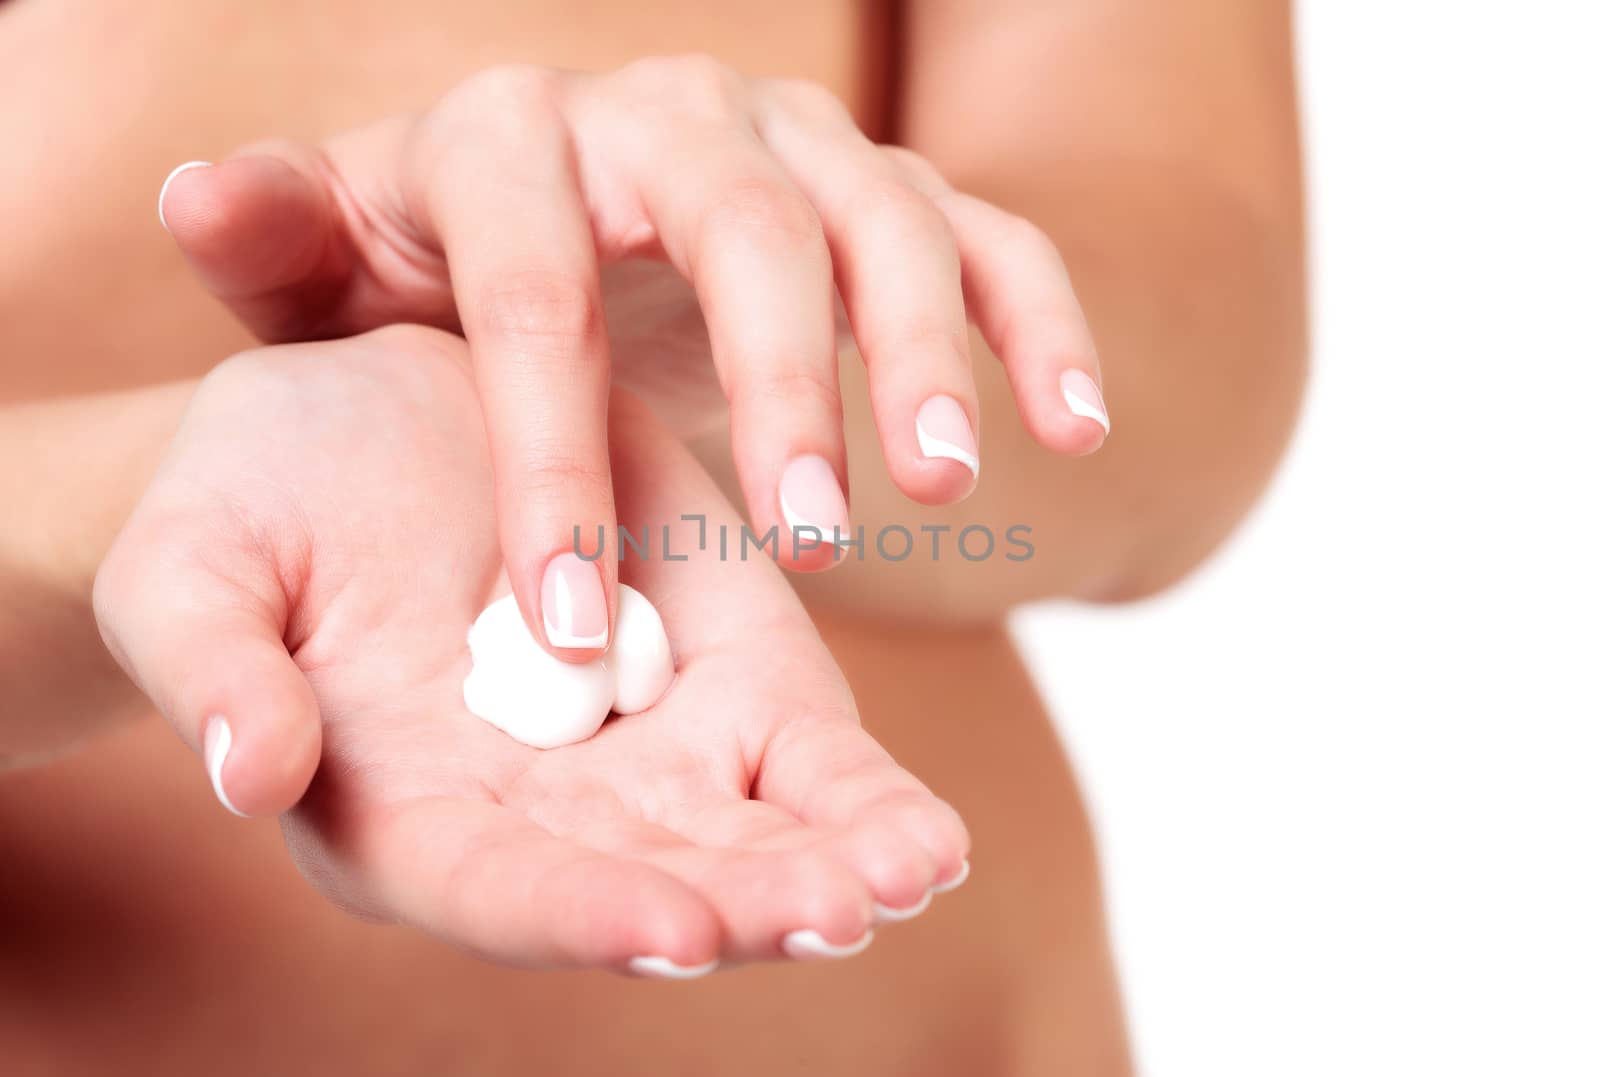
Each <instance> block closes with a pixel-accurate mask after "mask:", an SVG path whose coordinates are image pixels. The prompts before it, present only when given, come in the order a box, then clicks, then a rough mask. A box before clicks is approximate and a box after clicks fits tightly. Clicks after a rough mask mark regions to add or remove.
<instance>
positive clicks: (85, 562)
mask: <svg viewBox="0 0 1600 1077" xmlns="http://www.w3.org/2000/svg"><path fill="white" fill-rule="evenodd" d="M193 388H194V386H193V383H190V382H183V383H174V384H170V385H163V386H159V387H156V388H151V389H140V390H134V391H129V392H121V393H108V394H104V395H99V396H91V397H75V398H67V399H62V400H51V401H43V402H38V403H28V404H21V405H13V406H9V407H6V408H3V409H0V504H3V505H4V506H5V518H6V523H5V526H4V528H3V529H0V768H4V767H7V766H15V765H19V764H21V763H25V762H28V761H30V760H33V759H38V758H42V757H46V756H48V755H50V754H53V753H55V752H58V751H60V750H62V749H64V748H66V747H68V746H70V745H72V744H74V743H76V742H78V741H80V740H82V739H83V738H84V737H86V736H88V735H89V734H90V733H92V732H93V731H95V730H96V729H99V728H102V727H104V726H106V725H108V724H110V723H112V722H114V721H117V720H119V719H121V718H124V717H126V716H128V715H130V714H132V713H134V712H135V711H136V709H137V708H138V707H139V706H140V705H141V702H140V701H141V697H140V696H139V694H138V692H137V690H136V689H135V688H134V687H133V686H132V684H130V683H129V682H128V680H127V678H126V677H124V676H123V675H122V673H121V671H120V670H119V669H118V668H117V666H116V663H115V662H114V661H112V659H111V656H110V655H109V654H108V653H107V652H106V649H105V647H104V646H103V645H102V643H101V641H100V635H99V632H98V631H97V629H96V628H95V622H94V613H93V609H92V601H91V596H92V593H93V586H94V573H95V569H96V567H97V566H98V565H99V563H100V560H101V558H102V557H103V556H104V553H105V551H106V550H107V549H108V548H109V547H110V544H111V540H112V539H113V538H114V537H115V535H116V533H117V530H118V529H119V528H120V527H121V524H122V521H123V520H124V519H126V518H127V515H128V513H129V512H130V511H131V510H132V508H133V505H134V503H135V502H136V501H137V499H138V497H139V494H140V492H141V491H142V490H143V489H144V487H145V485H146V483H147V482H148V481H149V478H150V476H151V475H152V474H153V473H154V471H155V468H156V465H157V463H158V462H159V460H160V458H161V454H162V452H163V451H164V449H165V447H166V444H167V442H168V440H169V439H170V438H171V436H172V433H173V431H174V430H175V429H176V428H177V424H178V419H179V416H180V415H181V413H182V411H183V408H184V406H185V404H186V403H187V401H188V399H189V397H190V395H191V393H192V392H193Z"/></svg>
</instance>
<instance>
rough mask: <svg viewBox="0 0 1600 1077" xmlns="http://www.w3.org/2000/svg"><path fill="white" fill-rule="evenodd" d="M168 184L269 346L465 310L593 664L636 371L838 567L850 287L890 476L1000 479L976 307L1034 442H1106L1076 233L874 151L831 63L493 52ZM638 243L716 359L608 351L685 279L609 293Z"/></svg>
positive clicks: (795, 545)
mask: <svg viewBox="0 0 1600 1077" xmlns="http://www.w3.org/2000/svg"><path fill="white" fill-rule="evenodd" d="M162 194H163V197H162V200H161V210H162V217H163V221H164V223H165V224H166V225H167V226H168V228H169V229H170V231H171V232H172V233H173V235H174V236H175V238H176V239H177V242H178V244H179V246H180V247H181V248H182V250H183V251H184V253H185V254H186V255H187V256H188V257H189V259H190V260H191V262H192V264H193V265H194V266H195V268H196V269H197V271H198V272H199V274H200V276H201V277H202V279H203V280H204V282H205V283H206V285H207V286H208V287H210V289H211V290H212V291H213V292H215V293H216V294H217V295H218V296H219V297H221V298H222V299H223V300H225V301H226V302H228V303H229V304H230V305H231V307H232V308H233V309H234V310H235V311H236V312H237V313H238V314H239V315H240V316H241V317H242V318H243V319H244V320H245V321H246V322H247V323H248V324H249V325H250V326H251V327H252V328H253V329H254V330H255V331H256V332H257V333H258V334H260V335H261V336H262V337H263V338H264V339H266V340H268V341H287V340H305V339H318V338H325V337H333V336H342V335H347V334H350V333H354V332H360V331H364V330H367V329H370V328H374V327H377V326H381V325H385V324H389V323H391V322H395V321H414V322H424V323H428V324H432V325H438V326H442V327H447V328H452V329H453V328H457V327H459V328H461V329H462V330H464V332H465V335H466V337H467V339H468V341H469V343H470V345H471V350H472V356H473V366H474V370H475V377H476V382H477V386H478V392H479V395H480V397H481V399H482V405H483V409H484V414H485V419H486V422H487V425H488V435H489V444H490V447H491V452H492V456H493V461H494V472H495V492H496V499H497V504H498V507H499V520H500V537H501V541H502V547H503V550H504V552H505V556H506V560H507V563H508V565H509V566H510V572H511V584H512V588H513V590H514V591H515V593H516V594H517V596H518V600H519V604H520V605H521V607H522V610H523V613H524V616H525V617H526V619H527V621H528V623H529V625H530V627H531V628H532V630H533V631H534V633H535V634H536V635H537V636H539V637H540V638H541V640H543V641H544V642H546V643H547V645H549V646H550V648H551V649H552V651H553V653H556V654H558V655H562V656H565V657H569V658H588V657H591V656H592V655H593V654H594V653H595V651H596V649H597V647H596V646H595V645H594V643H593V640H594V638H595V636H596V633H595V632H593V631H587V630H576V629H575V628H574V626H570V625H568V626H562V625H555V624H552V623H550V622H549V621H548V620H547V619H546V617H545V616H544V615H543V613H542V609H543V606H544V603H543V601H542V598H541V589H542V588H541V581H542V580H543V579H544V573H545V569H546V566H547V565H548V564H549V562H550V561H551V559H552V558H554V557H556V556H558V555H559V554H561V553H563V552H566V551H569V550H571V548H572V546H573V535H574V531H573V529H574V526H575V525H577V526H580V527H582V528H583V529H584V530H585V533H592V529H593V528H595V527H604V528H606V530H607V531H608V532H609V531H610V529H611V526H612V524H613V523H614V508H613V501H612V490H611V475H610V472H609V468H608V464H607V459H606V433H605V416H606V401H607V386H608V379H609V377H610V374H611V365H612V362H618V363H621V364H623V369H622V370H621V373H622V374H623V378H622V379H621V380H623V381H624V382H625V383H626V384H629V385H641V386H644V387H646V388H650V389H655V390H659V391H651V392H649V393H648V397H649V400H650V403H651V404H652V406H655V407H657V409H658V410H659V411H661V412H662V413H663V414H664V416H665V417H666V418H667V419H668V421H669V423H672V424H673V425H674V426H675V427H676V428H678V429H680V430H682V429H683V428H685V427H688V426H693V425H696V423H697V422H698V419H699V418H700V415H699V414H698V413H699V412H701V411H703V409H704V401H705V400H706V399H707V398H708V397H711V398H715V397H717V396H718V395H725V396H726V399H727V402H728V408H729V415H730V420H731V426H732V437H733V446H732V448H733V461H734V464H735V467H736V469H737V472H738V476H739V479H740V482H741V485H742V487H743V490H744V494H745V499H746V504H747V508H748V512H749V516H750V519H751V521H752V523H753V524H754V525H755V527H756V529H757V531H758V532H764V531H766V530H767V529H768V528H773V527H776V528H777V529H778V531H779V533H780V534H781V535H782V537H783V548H784V555H785V561H786V563H787V564H789V565H790V567H798V568H821V567H826V566H827V565H829V564H832V563H833V561H834V556H833V547H832V545H831V544H828V543H818V542H816V541H814V540H815V538H816V537H817V536H814V535H810V534H807V535H805V537H804V538H803V539H801V540H800V541H798V542H797V541H794V540H795V538H796V536H795V535H794V533H793V528H794V527H795V526H796V525H801V524H810V525H814V526H815V527H816V528H817V529H818V532H819V533H820V536H821V537H822V538H824V539H827V538H832V537H833V532H834V528H835V527H838V528H840V529H841V531H842V532H844V533H845V534H848V530H849V523H848V507H847V498H846V493H845V490H846V468H845V446H844V435H843V429H842V425H841V424H842V418H841V402H840V397H839V379H838V370H837V347H836V333H835V300H836V295H837V296H838V297H842V299H843V309H844V311H845V313H846V314H847V315H848V321H849V325H850V327H851V328H852V330H853V332H854V335H855V338H856V341H857V344H858V345H859V348H860V351H861V354H862V356H863V357H864V359H865V361H866V363H867V366H868V370H869V377H870V384H871V404H872V409H873V413H874V417H875V419H876V424H877V428H878V431H879V435H880V440H881V443H882V447H883V451H884V454H885V457H886V460H887V463H888V467H889V471H890V474H891V475H892V477H893V479H894V481H895V483H896V485H898V487H899V488H900V489H901V490H902V491H904V492H905V493H906V494H907V495H909V496H910V497H912V498H914V499H915V500H917V501H921V502H924V503H928V504H940V503H945V502H949V501H953V500H956V499H959V498H961V497H963V496H965V494H966V493H967V492H969V491H970V490H971V488H972V486H973V484H974V483H975V482H976V481H977V471H978V453H977V449H978V439H977V426H978V414H977V408H978V400H977V393H976V390H975V388H974V384H973V377H972V372H971V369H970V356H969V348H968V335H967V321H968V311H969V308H970V311H971V314H972V316H973V319H974V320H975V321H976V323H977V325H978V327H979V328H980V329H981V330H982V331H983V333H984V334H985V335H986V337H987V338H988V340H989V342H990V344H991V345H992V347H993V348H994V350H995V352H996V353H997V354H998V355H999V356H1000V357H1001V359H1002V360H1003V361H1004V363H1005V365H1006V368H1007V371H1008V374H1009V377H1010V381H1011V384H1012V387H1013V391H1014V395H1015V398H1016V401H1017V404H1018V407H1019V409H1020V411H1021V415H1022V418H1023V421H1024V422H1025V424H1026V425H1027V427H1028V429H1029V430H1030V431H1031V433H1032V434H1033V435H1034V437H1035V438H1037V439H1038V440H1039V441H1040V442H1041V443H1043V444H1044V445H1046V446H1047V447H1050V448H1053V449H1057V450H1060V451H1063V452H1069V453H1081V452H1088V451H1091V450H1093V449H1094V448H1096V447H1097V446H1098V445H1099V444H1100V442H1101V440H1102V438H1103V437H1104V434H1105V429H1106V420H1105V415H1104V405H1103V403H1102V402H1101V399H1100V395H1099V390H1098V384H1099V371H1098V366H1097V360H1096V357H1095V353H1094V348H1093V344H1092V342H1091V340H1090V337H1089V334H1088V330H1087V328H1086V326H1085V323H1084V320H1083V317H1082V314H1081V312H1080V310H1079V307H1078V304H1077V301H1076V299H1075V297H1074V295H1073V291H1072V288H1071V285H1070V283H1069V281H1068V279H1067V275H1066V272H1065V270H1064V268H1063V267H1062V263H1061V261H1060V258H1059V257H1058V255H1057V253H1056V250H1055V249H1054V247H1053V245H1052V244H1051V243H1050V241H1049V240H1048V238H1047V237H1046V236H1045V235H1044V234H1043V233H1042V232H1040V231H1039V230H1038V229H1037V228H1035V227H1033V226H1032V225H1030V224H1028V223H1027V222H1025V221H1022V220H1020V219H1018V218H1015V217H1013V216H1011V215H1009V214H1007V213H1004V212H1002V211H1000V210H998V209H996V208H994V207H993V206H991V205H989V204H987V203H984V202H981V201H979V200H977V199H974V198H971V197H968V196H965V195H962V194H960V193H958V192H955V191H953V190H951V189H950V188H949V187H948V186H947V185H946V184H945V183H944V181H943V180H942V179H941V178H940V176H939V175H938V174H937V173H936V172H935V170H934V169H933V168H932V167H931V166H929V165H928V164H927V163H926V162H925V161H923V160H921V159H920V158H918V157H916V156H915V155H913V154H910V153H908V152H906V151H903V150H898V149H894V148H887V147H881V146H877V145H874V144H872V143H871V142H870V141H868V139H867V138H866V137H864V136H863V135H862V133H861V132H860V131H859V130H858V129H857V127H856V125H855V123H854V122H853V120H852V119H851V117H850V115H849V113H848V111H847V110H846V109H845V108H844V106H843V105H841V104H840V103H839V102H838V101H837V100H836V99H835V98H834V97H833V96H832V95H831V94H829V93H828V92H826V91H825V90H823V89H821V88H819V87H817V86H814V85H811V84H807V83H799V82H794V81H786V80H769V79H746V78H743V77H741V76H739V75H737V74H735V73H734V72H732V71H730V70H728V69H727V68H726V67H724V66H722V65H721V64H719V63H717V62H716V61H714V60H711V59H708V58H704V57H682V58H670V59H652V60H646V61H641V62H638V63H635V64H632V65H630V66H628V67H625V68H623V69H621V70H619V71H617V72H615V73H610V74H604V75H593V74H583V73H574V72H566V71H557V70H552V69H545V68H538V67H516V68H502V69H495V70H491V71H488V72H485V73H483V74H481V75H478V76H475V77H474V78H472V79H470V80H468V81H467V82H465V83H463V84H462V85H460V86H459V87H458V88H456V89H455V90H453V91H451V92H450V93H449V94H448V95H446V97H445V98H444V99H443V100H442V101H440V102H439V103H438V104H437V105H436V106H435V107H434V108H432V109H430V110H428V111H427V112H425V113H423V114H420V115H417V116H408V117H401V118H396V119H393V120H389V121H386V122H383V123H380V124H377V125H375V126H373V127H370V128H367V129H364V130H360V131H357V132H355V133H352V134H348V135H344V136H341V137H338V138H335V139H332V140H330V141H328V142H327V143H326V144H324V145H322V146H319V147H309V146H303V145H297V144H292V143H282V142H275V143H269V144H261V145H258V146H255V147H252V148H250V149H247V150H245V151H244V152H242V153H241V154H239V155H236V156H234V157H232V158H231V159H229V160H227V161H225V162H224V163H222V164H220V165H218V166H216V167H213V168H205V169H191V170H186V171H179V172H177V173H175V174H174V175H173V176H172V177H171V178H170V179H169V181H168V184H167V185H166V187H165V188H164V189H163V192H162ZM624 259H649V260H655V261H656V262H657V263H664V264H665V265H670V267H671V269H672V270H673V271H674V272H673V273H672V275H673V276H674V277H676V276H678V275H681V278H682V279H683V280H686V281H687V282H688V283H689V285H690V286H692V288H693V295H694V298H695V299H696V300H697V303H698V308H699V309H698V312H697V313H698V314H699V315H703V319H704V321H703V326H701V325H700V324H699V319H698V317H693V316H691V317H689V318H688V319H687V320H688V321H690V322H693V323H694V324H692V325H690V326H689V334H688V335H689V336H695V335H696V334H697V333H702V332H703V338H702V339H704V340H705V341H706V342H708V344H709V351H710V358H711V360H712V362H710V363H705V362H703V361H701V362H698V363H695V362H682V361H675V358H674V357H675V356H676V358H677V359H678V360H681V358H682V356H681V351H682V349H678V350H677V351H676V352H675V350H674V349H673V348H671V347H667V348H660V347H656V345H658V344H659V343H660V339H659V338H658V337H653V336H651V335H650V334H648V333H645V334H641V333H638V332H629V331H628V328H627V327H624V332H623V333H621V334H618V335H619V336H621V337H623V338H625V340H626V341H627V343H628V344H629V346H630V347H629V353H627V354H617V353H615V352H614V351H613V350H612V349H610V347H609V342H608V333H607V325H606V316H607V315H608V314H610V313H612V312H613V311H619V310H620V311H628V312H629V313H628V317H630V318H636V317H639V316H640V315H637V314H636V313H635V312H636V309H637V307H638V306H639V303H634V304H631V305H630V303H629V302H628V300H629V299H630V298H633V299H639V298H640V295H641V293H643V292H646V291H647V290H648V287H649V286H653V285H655V284H659V283H660V279H661V277H662V274H660V273H656V274H650V273H646V274H644V275H643V276H642V277H641V276H640V275H638V274H633V275H628V274H621V275H618V276H617V277H616V278H615V280H613V281H612V282H611V283H612V287H611V288H610V289H606V288H604V287H603V285H602V282H601V281H602V274H601V271H602V268H604V267H607V266H612V265H614V264H615V263H618V262H620V261H622V260H624ZM640 281H643V282H644V283H643V284H640V283H639V282H640ZM619 291H620V293H621V294H619ZM602 297H603V298H602ZM641 301H642V302H645V303H648V295H645V296H644V298H643V299H642V300H641ZM657 313H658V314H659V311H658V312H657ZM680 314H682V311H681V310H675V313H674V314H673V315H672V316H671V317H667V318H664V319H662V321H663V322H666V323H672V324H681V323H683V322H684V321H685V319H684V318H683V317H679V316H678V315H680ZM689 350H690V351H693V348H691V349H689ZM608 353H609V354H608ZM808 539H809V540H811V541H806V540H808ZM800 547H809V548H806V549H802V548H800ZM595 566H596V568H597V570H598V574H599V581H598V583H597V584H596V585H595V586H593V587H589V588H586V589H585V592H586V593H588V594H592V595H593V596H594V600H593V602H591V603H589V605H590V606H591V607H598V608H596V609H594V610H593V611H592V613H591V615H590V616H589V617H587V618H586V620H585V625H584V626H579V627H580V628H588V629H592V628H594V627H595V625H598V626H599V629H600V630H602V631H604V630H606V629H607V628H608V626H609V625H610V623H611V620H612V618H613V611H614V610H615V606H616V584H615V579H616V561H615V553H614V550H612V549H608V550H607V551H605V554H604V556H602V557H601V559H600V560H599V561H598V562H596V563H595Z"/></svg>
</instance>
